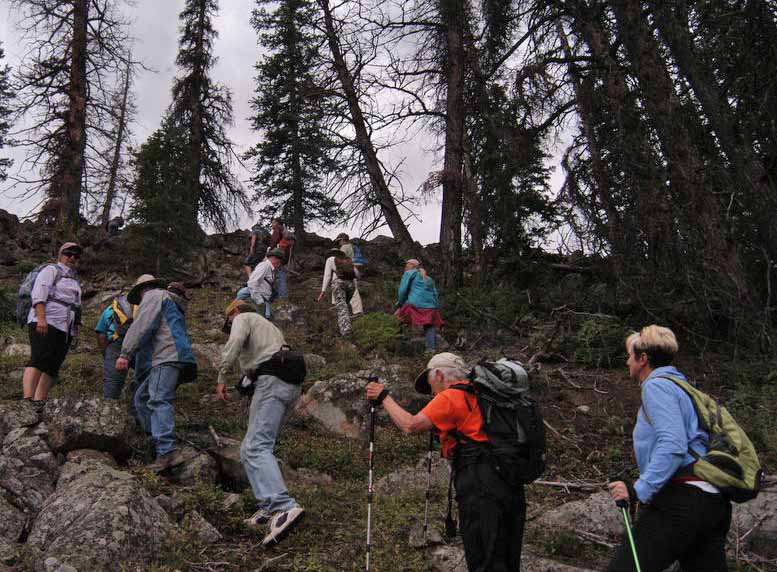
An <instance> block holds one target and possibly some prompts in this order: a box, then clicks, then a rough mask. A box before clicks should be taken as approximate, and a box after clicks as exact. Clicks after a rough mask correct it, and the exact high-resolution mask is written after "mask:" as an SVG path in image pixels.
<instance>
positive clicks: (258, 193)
mask: <svg viewBox="0 0 777 572" xmlns="http://www.w3.org/2000/svg"><path fill="white" fill-rule="evenodd" d="M266 5H272V6H273V8H271V9H269V10H268V9H267V8H265V7H263V6H266ZM314 17H315V7H314V6H313V4H312V2H310V1H309V0H282V1H281V2H279V3H276V2H271V1H269V0H257V8H256V9H255V10H254V12H253V17H252V19H251V23H252V25H253V27H254V29H255V30H256V32H257V33H258V34H259V41H260V44H261V45H262V46H263V47H264V48H266V49H267V50H268V52H269V55H267V56H265V57H264V58H262V60H261V61H260V62H259V63H257V65H256V70H257V72H258V73H257V76H256V97H255V98H254V99H253V100H252V102H251V105H252V107H253V109H254V111H256V115H255V116H254V117H253V118H252V126H253V128H254V129H255V130H256V131H259V132H261V133H262V134H263V140H262V141H260V142H259V143H257V145H256V146H255V147H253V148H252V149H251V150H250V151H249V152H248V153H246V159H250V160H254V161H255V164H256V173H255V175H254V176H253V177H252V178H251V185H252V187H253V189H254V191H255V197H256V199H257V200H258V201H261V202H263V203H265V206H264V207H263V208H262V210H261V212H262V213H263V214H264V215H265V216H268V217H270V216H277V215H278V214H280V215H281V216H282V217H283V218H284V219H285V220H287V221H289V222H290V223H291V225H292V226H293V227H294V229H295V231H296V232H297V235H298V236H299V237H302V235H303V233H304V227H305V224H306V223H307V222H309V221H311V220H319V221H321V222H324V223H333V222H335V221H336V220H337V218H338V217H339V216H342V211H341V209H340V207H339V204H338V203H337V202H336V201H335V200H334V199H333V198H332V197H331V196H330V194H329V193H328V192H327V182H328V175H330V174H332V173H334V172H336V171H337V169H338V165H337V162H336V161H335V159H334V158H333V157H334V150H335V146H334V142H333V141H332V140H331V139H330V137H329V135H328V134H327V131H326V129H325V126H324V125H323V119H322V116H323V113H322V110H323V109H325V108H326V107H328V106H330V105H331V103H330V102H329V98H330V97H331V96H330V95H328V94H327V92H326V91H325V90H324V89H323V88H322V87H321V86H319V85H318V75H319V74H317V71H318V67H317V65H318V61H319V55H318V45H319V43H320V41H321V39H320V38H318V37H317V36H316V33H315V31H314V27H313V20H314Z"/></svg>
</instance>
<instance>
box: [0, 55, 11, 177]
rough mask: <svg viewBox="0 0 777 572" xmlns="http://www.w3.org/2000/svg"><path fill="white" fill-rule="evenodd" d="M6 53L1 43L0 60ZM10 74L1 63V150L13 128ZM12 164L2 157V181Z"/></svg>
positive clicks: (0, 169)
mask: <svg viewBox="0 0 777 572" xmlns="http://www.w3.org/2000/svg"><path fill="white" fill-rule="evenodd" d="M4 56H5V53H4V52H3V48H2V44H0V62H2V61H3V57H4ZM9 75H10V68H9V67H8V66H2V65H0V150H2V148H3V147H4V146H5V141H6V139H5V138H6V136H7V135H8V131H9V130H10V129H11V123H10V117H11V107H10V100H11V97H12V94H11V89H10V86H9V79H8V76H9ZM10 166H11V160H10V159H8V158H7V157H0V181H4V180H5V179H6V177H7V176H8V167H10Z"/></svg>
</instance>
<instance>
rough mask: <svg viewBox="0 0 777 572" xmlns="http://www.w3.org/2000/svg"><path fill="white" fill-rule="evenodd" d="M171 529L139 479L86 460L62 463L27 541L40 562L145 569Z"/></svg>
mask: <svg viewBox="0 0 777 572" xmlns="http://www.w3.org/2000/svg"><path fill="white" fill-rule="evenodd" d="M173 528H174V525H173V524H172V523H171V522H170V519H169V518H168V516H167V514H166V513H165V511H164V510H162V508H161V507H160V506H159V504H157V502H156V501H155V500H154V499H153V498H151V496H150V495H149V494H148V492H146V490H145V489H144V488H143V486H142V485H141V484H140V482H139V481H138V480H137V479H136V478H135V477H133V476H132V475H130V474H129V473H125V472H122V471H117V470H115V469H112V468H110V467H108V466H107V465H105V464H103V463H100V462H95V461H85V462H82V463H80V464H75V463H66V464H65V465H64V466H63V468H62V475H61V478H60V480H59V482H58V484H57V489H56V491H55V492H54V494H52V495H51V496H50V497H49V498H48V499H47V500H46V502H45V503H44V505H43V507H42V509H41V511H40V513H39V514H38V517H37V518H36V520H35V523H34V524H33V526H32V530H31V532H30V535H29V538H28V543H29V544H30V546H31V547H32V548H33V549H34V550H36V552H37V554H38V557H37V558H36V560H37V562H38V563H39V564H38V565H40V563H45V562H46V561H47V559H49V558H54V559H56V560H57V561H58V562H59V563H60V564H61V565H67V566H72V567H73V568H75V569H77V570H82V571H86V570H88V571H90V572H119V571H121V570H128V569H129V570H131V569H141V570H144V569H146V568H147V564H148V563H149V562H150V561H151V560H153V559H154V558H156V557H157V556H158V555H159V552H160V550H161V548H162V546H163V544H164V542H165V539H166V537H167V535H168V534H169V533H170V532H171V531H172V530H173Z"/></svg>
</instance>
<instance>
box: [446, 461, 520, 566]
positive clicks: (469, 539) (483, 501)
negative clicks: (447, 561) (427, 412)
mask: <svg viewBox="0 0 777 572" xmlns="http://www.w3.org/2000/svg"><path fill="white" fill-rule="evenodd" d="M454 478H455V481H454V482H455V484H456V502H457V504H458V506H459V520H460V526H461V536H462V539H463V540H464V553H465V555H466V558H467V569H468V570H469V572H518V571H519V570H520V568H521V545H522V543H523V527H524V523H525V521H526V498H525V497H524V491H523V485H516V486H510V485H508V484H507V483H506V482H505V481H504V480H503V479H502V477H500V476H499V475H498V474H497V473H496V472H495V471H494V469H493V468H492V466H491V463H490V462H489V461H488V459H487V458H485V457H481V458H480V459H479V460H478V461H476V462H474V463H471V464H467V465H465V466H463V467H460V468H457V469H456V472H455V477H454Z"/></svg>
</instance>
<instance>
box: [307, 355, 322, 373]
mask: <svg viewBox="0 0 777 572" xmlns="http://www.w3.org/2000/svg"><path fill="white" fill-rule="evenodd" d="M324 366H326V358H325V357H324V356H320V355H318V354H310V353H306V354H305V369H307V370H308V376H310V375H315V374H316V373H317V372H318V371H320V370H321V369H323V368H324Z"/></svg>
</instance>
